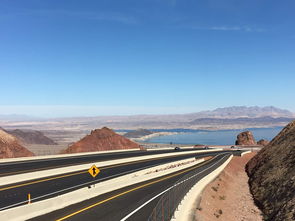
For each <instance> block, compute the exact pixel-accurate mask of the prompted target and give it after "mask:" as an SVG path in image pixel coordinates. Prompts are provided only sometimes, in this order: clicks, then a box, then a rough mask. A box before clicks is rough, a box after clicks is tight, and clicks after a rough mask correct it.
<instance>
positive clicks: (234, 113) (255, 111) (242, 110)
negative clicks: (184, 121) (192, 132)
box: [196, 106, 294, 118]
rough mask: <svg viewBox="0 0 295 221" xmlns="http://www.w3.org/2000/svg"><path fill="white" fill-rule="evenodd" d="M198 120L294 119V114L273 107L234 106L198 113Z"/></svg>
mask: <svg viewBox="0 0 295 221" xmlns="http://www.w3.org/2000/svg"><path fill="white" fill-rule="evenodd" d="M196 115H197V116H196V117H197V118H204V117H214V118H240V117H251V118H257V117H274V118H276V117H287V118H290V117H294V113H292V112H290V111H288V110H284V109H280V108H276V107H273V106H267V107H258V106H253V107H246V106H234V107H225V108H217V109H215V110H213V111H202V112H198V113H196Z"/></svg>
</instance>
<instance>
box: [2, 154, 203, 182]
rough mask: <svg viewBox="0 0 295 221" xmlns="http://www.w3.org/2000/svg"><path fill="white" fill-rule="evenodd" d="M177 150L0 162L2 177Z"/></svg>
mask: <svg viewBox="0 0 295 221" xmlns="http://www.w3.org/2000/svg"><path fill="white" fill-rule="evenodd" d="M193 150H204V149H203V148H190V149H180V150H179V151H188V152H189V151H193ZM173 152H175V150H174V149H173V148H172V149H171V150H153V151H140V150H136V151H124V152H116V153H102V154H91V155H82V156H70V157H61V158H52V159H39V160H27V161H17V162H7V163H0V177H1V176H8V175H14V174H21V173H24V172H33V171H40V170H47V169H53V168H59V167H64V166H72V165H79V164H85V163H93V162H100V161H106V160H115V159H124V158H129V157H139V156H148V155H153V154H164V153H173Z"/></svg>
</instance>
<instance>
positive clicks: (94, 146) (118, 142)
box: [64, 127, 140, 153]
mask: <svg viewBox="0 0 295 221" xmlns="http://www.w3.org/2000/svg"><path fill="white" fill-rule="evenodd" d="M132 148H140V146H139V145H138V144H137V143H135V142H133V141H131V140H129V139H128V138H126V137H123V136H121V135H119V134H116V133H115V132H114V131H113V130H111V129H109V128H107V127H103V128H102V129H96V130H93V131H91V134H90V135H87V136H85V137H84V138H82V139H81V140H79V141H78V142H76V143H74V144H73V145H71V146H70V147H68V148H67V149H66V150H65V151H64V152H65V153H79V152H91V151H103V150H123V149H132Z"/></svg>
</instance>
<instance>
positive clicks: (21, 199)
mask: <svg viewBox="0 0 295 221" xmlns="http://www.w3.org/2000/svg"><path fill="white" fill-rule="evenodd" d="M223 152H224V153H228V152H231V151H223ZM220 153H221V152H220V151H215V152H209V153H190V152H188V154H185V155H179V156H170V157H162V158H160V159H148V160H142V161H137V162H129V163H123V164H117V165H112V166H106V167H102V168H100V170H101V172H100V174H99V175H98V176H97V177H96V179H95V180H94V179H93V178H92V177H91V176H90V174H89V173H88V171H87V170H86V171H85V170H82V171H73V173H66V174H62V175H57V176H52V177H47V178H42V179H37V180H30V181H26V182H21V183H15V184H10V185H6V186H0V199H1V201H0V210H4V209H7V208H10V207H14V206H19V205H22V204H24V203H26V200H27V194H28V193H30V194H31V197H32V202H34V201H38V200H43V199H47V198H50V197H54V196H57V195H60V194H63V193H67V192H70V191H73V190H76V189H79V188H82V187H87V186H89V185H90V184H93V183H97V182H101V181H103V180H107V179H111V178H114V177H118V176H121V175H124V174H128V173H131V172H135V171H137V170H141V169H144V168H148V167H152V166H155V165H159V164H163V163H168V162H172V161H176V160H182V159H186V158H191V157H198V158H202V157H206V156H214V155H217V154H220Z"/></svg>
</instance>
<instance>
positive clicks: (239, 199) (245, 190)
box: [196, 153, 262, 221]
mask: <svg viewBox="0 0 295 221" xmlns="http://www.w3.org/2000/svg"><path fill="white" fill-rule="evenodd" d="M254 155H255V153H250V154H246V155H244V156H243V157H233V159H232V160H231V162H230V163H229V164H228V165H227V167H226V168H225V169H224V171H223V172H222V173H221V174H220V175H219V176H218V177H217V178H216V179H215V180H214V181H213V182H211V183H210V184H209V185H208V186H207V187H206V188H205V190H204V191H203V193H202V197H201V201H200V204H199V206H198V208H197V210H196V220H197V221H212V220H219V221H223V220H224V221H225V220H226V221H261V220H262V216H261V215H260V214H261V211H260V210H259V209H258V208H257V207H256V206H255V204H254V202H253V198H252V195H251V193H250V191H249V186H248V176H247V174H246V172H245V169H244V168H245V165H246V163H247V162H248V161H249V160H250V159H251V158H252V157H253V156H254Z"/></svg>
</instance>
